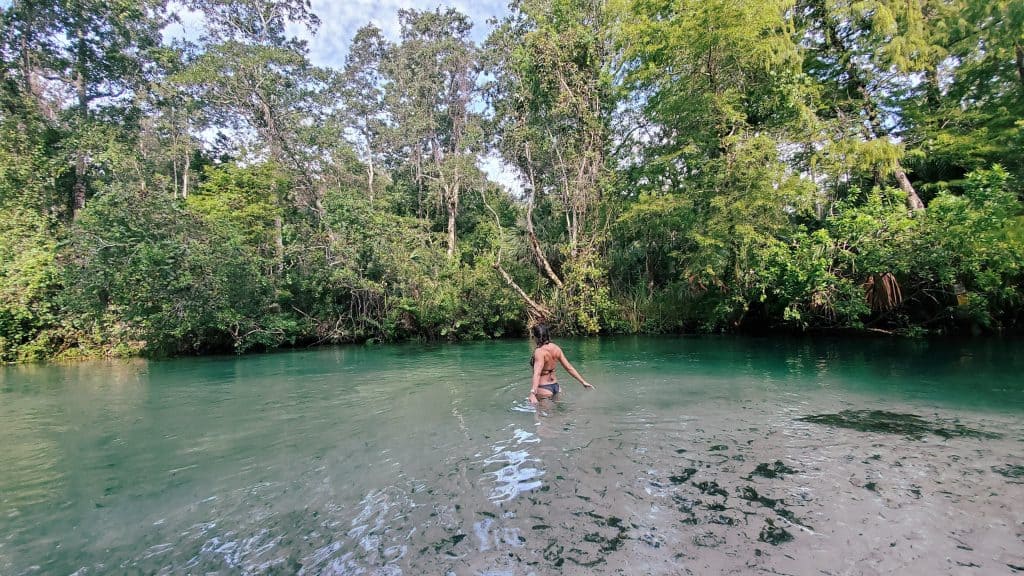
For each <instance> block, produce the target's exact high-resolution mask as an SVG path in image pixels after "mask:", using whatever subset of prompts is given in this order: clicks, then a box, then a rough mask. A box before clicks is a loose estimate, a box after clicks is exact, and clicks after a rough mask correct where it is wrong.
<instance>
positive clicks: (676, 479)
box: [668, 468, 697, 485]
mask: <svg viewBox="0 0 1024 576" xmlns="http://www.w3.org/2000/svg"><path fill="white" fill-rule="evenodd" d="M696 473H697V469H696V468H687V469H685V470H683V471H682V473H680V474H679V475H678V476H669V477H668V479H669V482H672V483H673V484H677V485H678V484H685V483H686V481H687V480H689V479H690V478H693V475H694V474H696Z"/></svg>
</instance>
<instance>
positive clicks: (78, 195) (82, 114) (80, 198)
mask: <svg viewBox="0 0 1024 576" xmlns="http://www.w3.org/2000/svg"><path fill="white" fill-rule="evenodd" d="M77 40H78V47H77V50H76V57H77V59H78V61H77V62H75V92H76V94H77V96H78V120H79V126H78V130H79V131H82V130H85V129H86V126H85V125H86V122H87V121H88V119H89V95H88V93H87V92H86V87H85V74H84V73H83V71H82V68H83V67H84V66H85V64H84V60H85V33H84V32H83V31H82V30H78V31H77ZM85 171H86V159H85V151H84V150H82V145H81V144H79V145H78V146H76V149H75V183H74V185H73V186H72V187H71V219H72V220H78V216H79V215H80V214H81V212H82V209H83V208H85Z"/></svg>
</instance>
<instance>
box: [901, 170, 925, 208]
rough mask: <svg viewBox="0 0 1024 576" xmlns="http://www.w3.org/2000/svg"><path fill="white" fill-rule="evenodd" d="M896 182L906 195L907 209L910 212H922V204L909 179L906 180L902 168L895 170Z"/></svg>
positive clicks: (905, 174)
mask: <svg viewBox="0 0 1024 576" xmlns="http://www.w3.org/2000/svg"><path fill="white" fill-rule="evenodd" d="M896 181H897V182H899V183H900V190H903V193H904V194H906V195H907V208H909V209H910V210H911V211H912V212H917V211H919V210H924V202H921V197H920V196H918V195H917V190H914V185H913V184H911V183H910V178H907V173H906V172H904V171H903V167H902V166H900V167H897V168H896Z"/></svg>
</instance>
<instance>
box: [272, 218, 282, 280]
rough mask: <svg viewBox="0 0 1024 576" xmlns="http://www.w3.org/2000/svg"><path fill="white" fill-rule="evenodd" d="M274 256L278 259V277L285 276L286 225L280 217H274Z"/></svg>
mask: <svg viewBox="0 0 1024 576" xmlns="http://www.w3.org/2000/svg"><path fill="white" fill-rule="evenodd" d="M274 255H275V256H276V258H277V262H276V264H275V268H277V275H278V277H281V276H283V275H284V223H283V222H282V220H281V217H280V216H274Z"/></svg>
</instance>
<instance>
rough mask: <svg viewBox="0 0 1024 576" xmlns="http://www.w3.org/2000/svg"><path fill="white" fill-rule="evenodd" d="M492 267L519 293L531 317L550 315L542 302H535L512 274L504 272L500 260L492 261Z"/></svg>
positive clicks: (546, 316)
mask: <svg viewBox="0 0 1024 576" xmlns="http://www.w3.org/2000/svg"><path fill="white" fill-rule="evenodd" d="M494 269H495V270H497V271H498V273H499V274H501V277H502V278H503V279H504V280H505V283H506V284H508V285H509V286H510V287H511V288H512V289H513V290H515V292H516V294H519V297H520V298H522V299H523V301H524V302H526V306H527V310H528V312H529V313H530V316H531V317H532V318H534V319H538V318H550V317H551V311H550V310H548V309H547V307H546V306H544V305H543V304H540V303H538V302H536V301H535V300H534V299H533V298H530V296H529V294H527V293H526V291H525V290H523V289H522V288H521V287H520V286H519V284H517V283H516V281H515V280H513V279H512V276H510V275H509V273H508V272H506V271H505V269H504V268H502V267H501V263H500V262H495V263H494Z"/></svg>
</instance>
